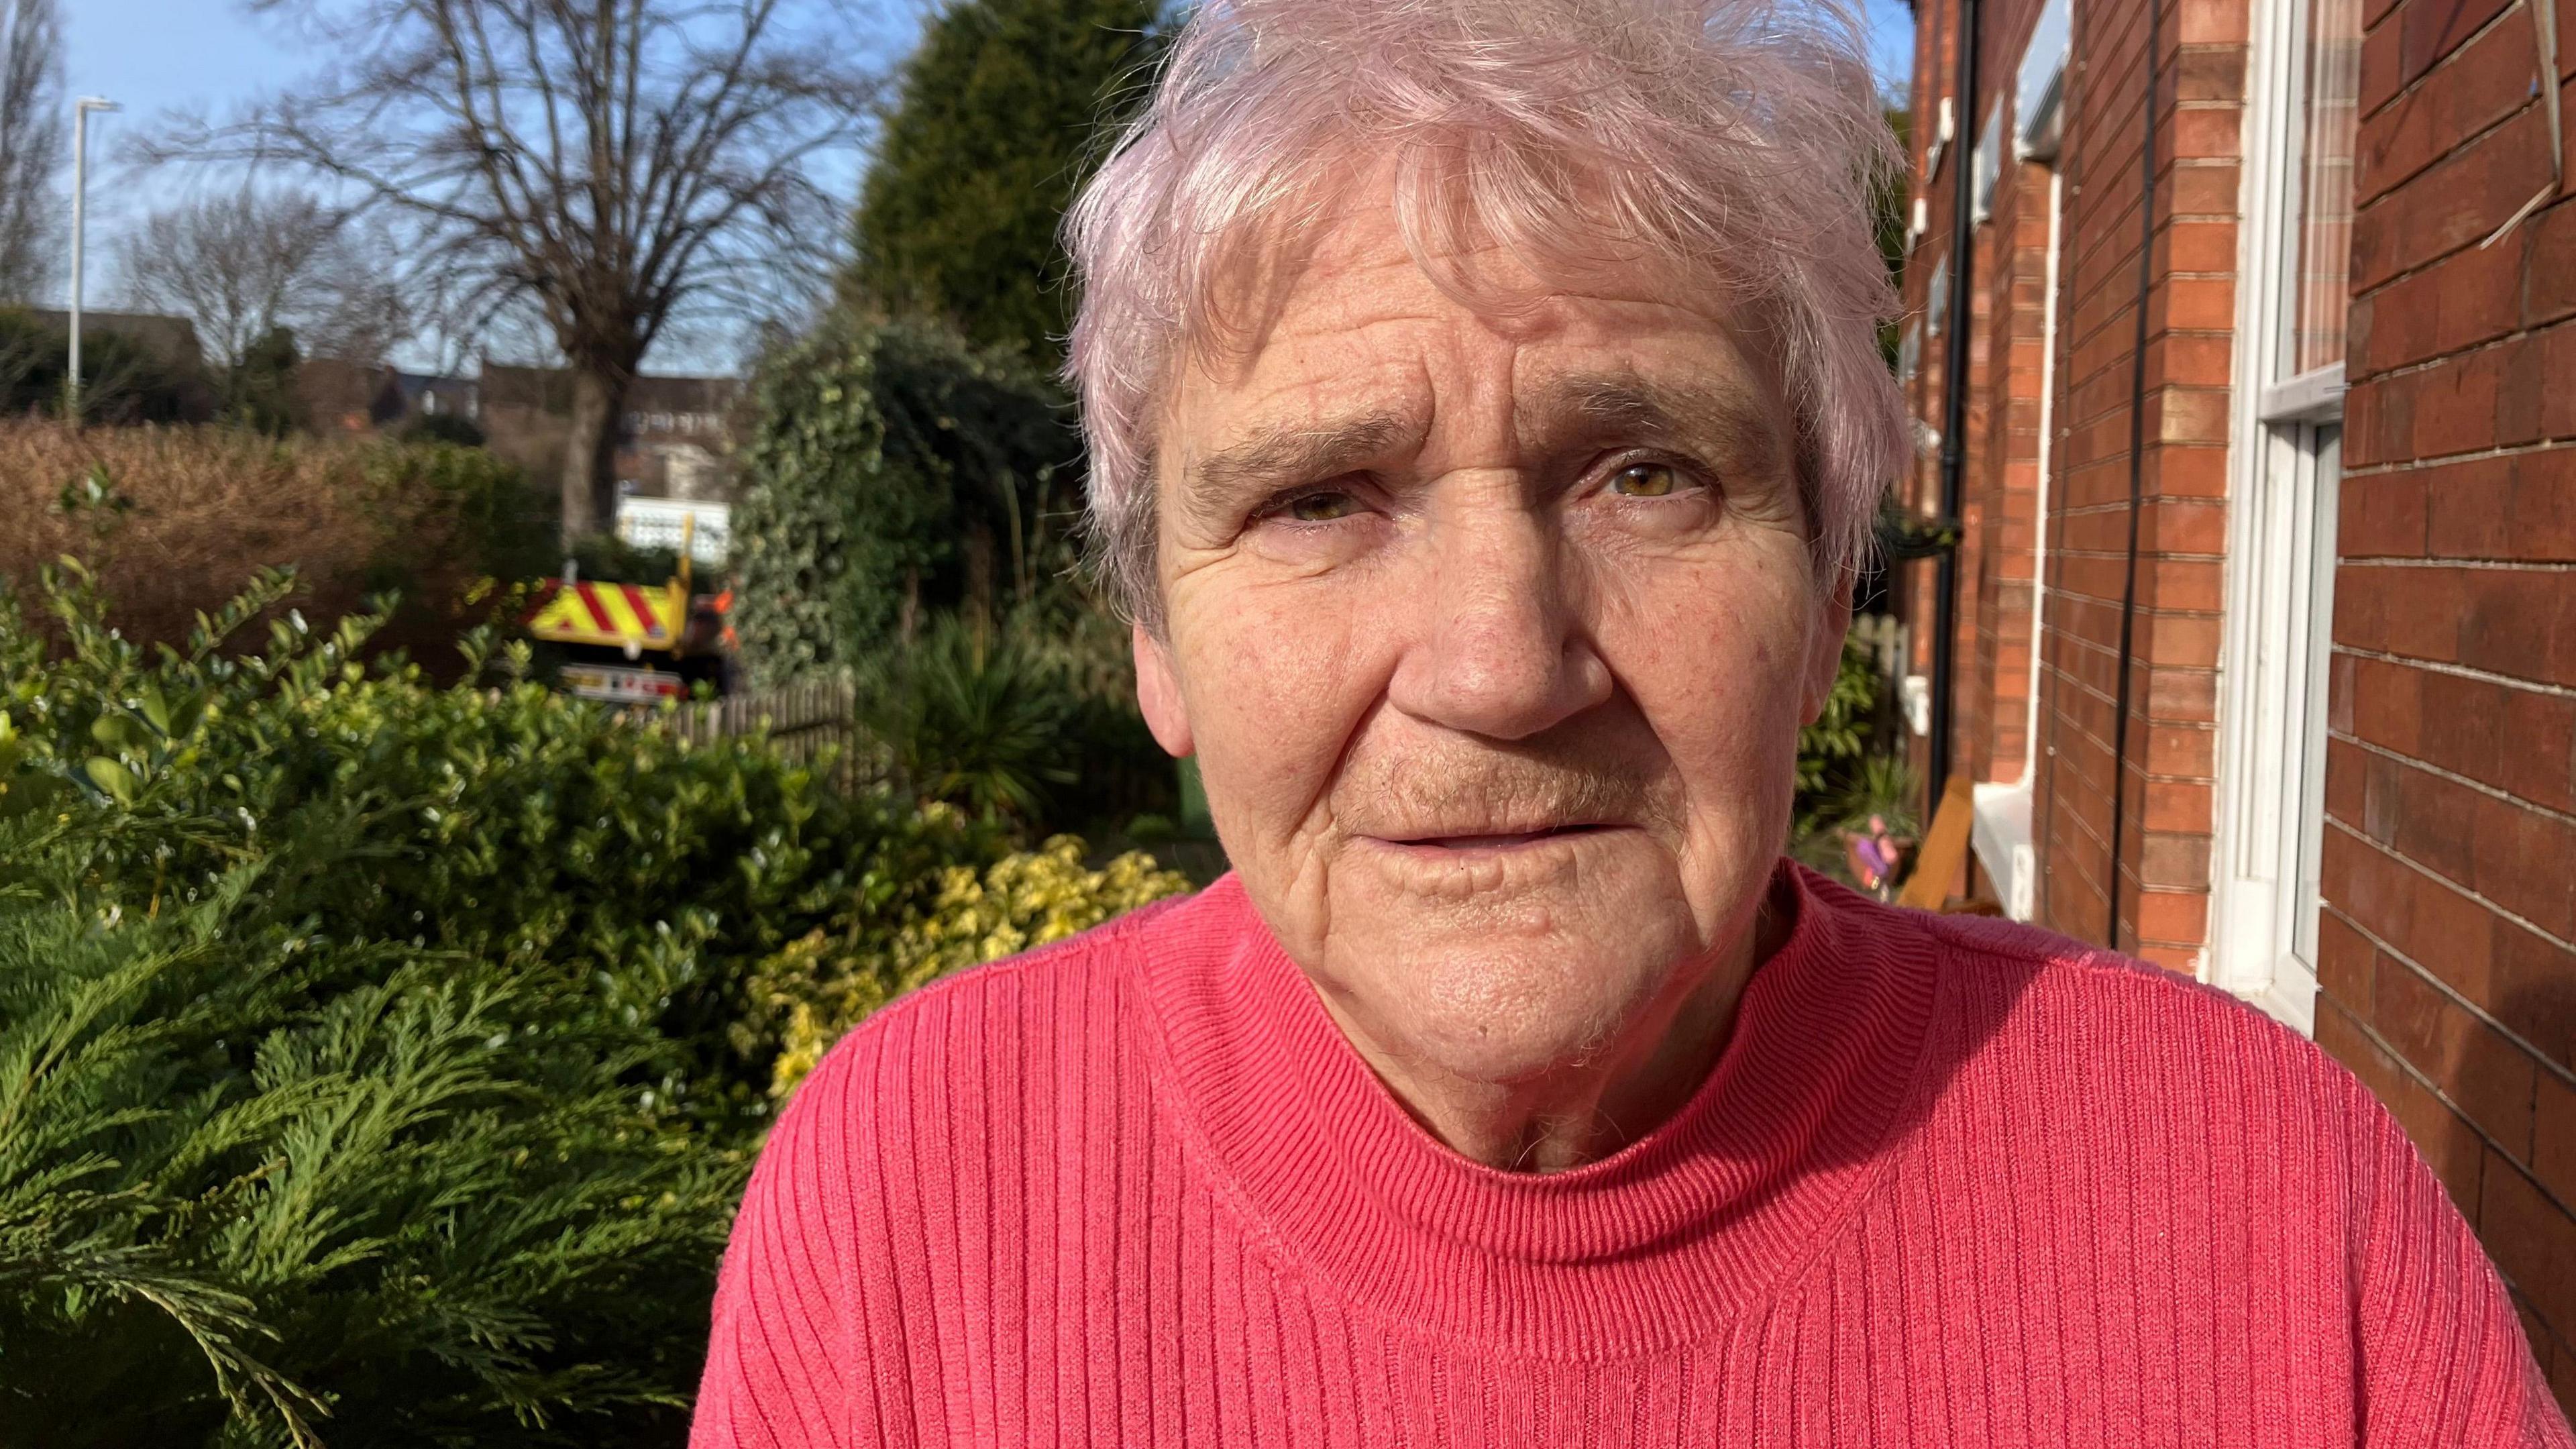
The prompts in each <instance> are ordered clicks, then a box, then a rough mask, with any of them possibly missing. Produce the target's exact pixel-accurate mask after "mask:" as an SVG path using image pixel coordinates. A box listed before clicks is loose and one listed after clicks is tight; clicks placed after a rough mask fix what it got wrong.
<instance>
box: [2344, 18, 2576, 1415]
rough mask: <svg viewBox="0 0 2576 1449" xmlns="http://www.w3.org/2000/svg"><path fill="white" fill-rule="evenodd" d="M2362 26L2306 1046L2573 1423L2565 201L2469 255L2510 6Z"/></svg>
mask: <svg viewBox="0 0 2576 1449" xmlns="http://www.w3.org/2000/svg"><path fill="white" fill-rule="evenodd" d="M2544 3H2546V0H2544ZM2557 3H2558V11H2557V15H2558V26H2559V32H2560V63H2561V66H2562V70H2561V72H2560V74H2559V75H2557V76H2554V77H2552V78H2551V80H2552V83H2554V84H2557V85H2558V86H2559V87H2560V95H2561V99H2562V103H2563V109H2564V110H2565V112H2566V113H2567V115H2568V116H2569V121H2568V124H2569V126H2570V127H2571V130H2576V84H2570V82H2571V81H2576V0H2557ZM2365 10H2366V22H2367V24H2368V32H2367V39H2366V40H2365V42H2364V45H2363V49H2362V75H2361V109H2362V122H2361V137H2360V147H2359V151H2358V157H2357V175H2356V191H2357V196H2356V199H2357V201H2358V202H2359V204H2360V212H2359V215H2358V217H2357V218H2356V221H2355V226H2354V233H2353V271H2354V278H2353V288H2354V302H2353V310H2352V327H2351V339H2350V352H2349V356H2348V360H2347V363H2346V367H2347V376H2348V379H2349V381H2350V383H2351V391H2350V393H2349V394H2348V395H2347V397H2346V400H2345V430H2344V480H2343V485H2342V496H2341V509H2340V517H2339V523H2338V528H2339V536H2338V538H2337V551H2338V553H2339V554H2340V555H2341V558H2340V562H2339V567H2338V568H2337V571H2336V577H2335V617H2334V644H2335V653H2334V661H2333V666H2332V668H2333V673H2332V685H2331V705H2330V708H2331V715H2330V718H2329V729H2330V737H2329V742H2328V745H2327V751H2328V753H2327V763H2326V796H2327V799H2326V817H2327V818H2326V827H2325V881H2324V892H2325V896H2326V909H2325V912H2324V916H2323V920H2322V922H2321V924H2320V926H2319V932H2318V934H2319V945H2318V956H2319V960H2318V966H2319V971H2320V975H2321V978H2322V981H2321V986H2322V994H2321V996H2320V998H2319V1000H2318V1003H2317V1040H2318V1041H2319V1042H2320V1043H2321V1044H2323V1045H2324V1046H2326V1047H2327V1048H2328V1049H2329V1050H2331V1051H2333V1052H2334V1053H2335V1054H2336V1055H2337V1056H2339V1057H2341V1058H2342V1059H2343V1060H2344V1061H2346V1062H2347V1063H2350V1064H2351V1065H2352V1066H2353V1068H2354V1069H2355V1070H2357V1071H2358V1072H2360V1073H2361V1075H2362V1076H2363V1077H2364V1079H2365V1080H2367V1081H2369V1082H2370V1084H2371V1086H2372V1088H2373V1089H2374V1090H2376V1091H2377V1092H2378V1093H2379V1095H2380V1096H2381V1097H2382V1098H2383V1099H2385V1100H2386V1101H2387V1102H2388V1103H2389V1104H2390V1105H2391V1107H2392V1108H2393V1109H2394V1110H2395V1111H2396V1113H2397V1115H2398V1117H2399V1119H2400V1120H2401V1121H2403V1122H2404V1123H2405V1124H2406V1126H2407V1129H2408V1131H2409V1132H2411V1133H2412V1134H2413V1135H2414V1138H2415V1141H2416V1143H2417V1145H2418V1146H2420V1147H2421V1148H2423V1150H2424V1152H2425V1155H2426V1156H2427V1157H2429V1158H2430V1159H2431V1160H2432V1162H2433V1164H2434V1166H2435V1168H2436V1169H2437V1170H2438V1171H2439V1172H2440V1173H2441V1175H2442V1179H2443V1181H2444V1182H2445V1183H2447V1184H2449V1186H2450V1189H2451V1193H2452V1196H2453V1198H2454V1199H2455V1200H2456V1201H2457V1202H2458V1203H2459V1205H2460V1208H2461V1210H2462V1211H2463V1212H2464V1213H2466V1214H2468V1216H2469V1217H2470V1219H2471V1220H2472V1221H2473V1222H2475V1223H2476V1224H2477V1225H2478V1228H2479V1232H2480V1233H2481V1235H2482V1236H2483V1237H2484V1239H2485V1241H2486V1245H2487V1248H2488V1251H2489V1252H2490V1253H2492V1254H2493V1255H2494V1257H2495V1259H2496V1262H2497V1265H2498V1266H2499V1267H2500V1268H2502V1269H2503V1271H2504V1273H2505V1276H2506V1278H2507V1279H2508V1280H2509V1281H2510V1282H2511V1283H2512V1285H2513V1287H2514V1290H2515V1295H2516V1301H2517V1302H2518V1303H2519V1304H2520V1305H2521V1306H2522V1307H2523V1310H2524V1320H2525V1324H2526V1326H2527V1327H2528V1328H2529V1329H2530V1330H2531V1332H2532V1338H2533V1345H2534V1347H2535V1349H2536V1350H2537V1352H2538V1353H2539V1355H2540V1360H2541V1363H2542V1365H2543V1367H2545V1368H2547V1369H2548V1370H2549V1371H2550V1373H2551V1376H2552V1380H2553V1382H2554V1383H2555V1384H2556V1385H2557V1387H2558V1392H2559V1397H2560V1399H2561V1400H2562V1401H2563V1402H2576V1346H2571V1345H2576V567H2571V566H2576V201H2571V200H2567V199H2564V198H2566V197H2568V196H2569V195H2571V194H2576V193H2571V190H2570V189H2569V188H2561V190H2560V192H2559V193H2558V194H2559V197H2560V198H2562V199H2560V200H2558V201H2556V202H2555V203H2554V204H2552V205H2551V206H2549V207H2548V208H2547V209H2546V210H2543V211H2541V212H2540V213H2539V214H2537V215H2536V216H2533V217H2531V218H2530V219H2528V220H2526V221H2524V222H2523V223H2522V224H2521V225H2520V226H2519V227H2518V228H2516V229H2515V230H2514V231H2512V232H2510V233H2508V234H2506V235H2505V236H2504V237H2503V238H2502V239H2500V240H2498V241H2497V242H2496V243H2495V244H2494V245H2493V246H2491V247H2482V246H2481V243H2482V242H2483V241H2485V239H2486V238H2487V237H2489V236H2490V235H2492V234H2493V233H2494V231H2495V229H2496V228H2497V227H2498V226H2499V225H2501V224H2502V223H2503V222H2504V221H2505V220H2506V218H2508V217H2509V216H2511V215H2512V214H2513V213H2514V212H2515V211H2516V210H2518V209H2519V208H2520V207H2521V206H2522V205H2523V204H2524V202H2526V201H2527V200H2529V199H2530V198H2531V197H2532V196H2533V195H2534V194H2535V193H2536V192H2539V191H2541V190H2542V189H2544V188H2545V187H2547V186H2548V184H2549V181H2550V173H2549V164H2550V163H2549V151H2548V135H2547V130H2546V126H2547V120H2546V116H2545V114H2544V111H2543V107H2542V106H2541V104H2540V103H2539V100H2538V98H2537V94H2536V90H2537V88H2536V86H2535V80H2536V78H2537V77H2538V75H2539V73H2540V72H2539V65H2540V62H2539V60H2538V57H2537V50H2536V47H2535V44H2534V37H2533V30H2532V16H2531V12H2530V10H2529V9H2528V8H2526V7H2523V6H2516V5H2509V4H2507V3H2506V0H2439V3H2437V0H2405V3H2393V0H2368V3H2367V4H2366V6H2365ZM2569 149H2570V152H2571V154H2576V136H2571V137H2570V138H2569Z"/></svg>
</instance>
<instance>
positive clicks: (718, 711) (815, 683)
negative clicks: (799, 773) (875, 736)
mask: <svg viewBox="0 0 2576 1449" xmlns="http://www.w3.org/2000/svg"><path fill="white" fill-rule="evenodd" d="M658 719H659V720H660V722H661V725H662V727H663V728H664V729H667V730H669V731H670V732H671V733H672V734H674V735H677V736H678V737H679V738H681V739H683V740H686V741H688V742H689V743H691V744H712V743H714V742H715V741H717V740H727V739H740V738H744V737H747V736H751V735H765V736H767V738H768V740H769V743H770V745H771V747H772V748H774V749H776V750H777V751H778V752H779V753H781V754H783V755H785V756H786V757H787V758H789V759H791V760H795V761H798V762H800V763H802V762H805V761H810V760H812V759H814V758H815V757H816V756H818V755H820V754H822V753H823V751H824V750H825V749H826V748H827V747H837V749H838V752H839V753H838V760H837V763H836V764H835V766H834V769H833V772H832V776H833V780H834V783H836V784H839V785H841V786H842V787H843V788H851V787H854V786H856V785H859V784H861V783H865V782H867V781H870V780H874V779H876V778H877V777H879V776H880V775H881V774H882V773H883V766H882V763H881V762H880V761H878V760H877V759H876V758H875V754H876V752H875V750H874V749H873V748H870V747H869V746H868V745H867V744H866V742H864V741H862V740H861V739H860V737H859V729H858V691H857V688H856V686H855V685H853V684H852V683H851V681H850V680H849V679H848V678H847V677H832V676H821V677H817V678H812V679H800V680H795V681H792V682H790V683H787V684H783V685H778V686H776V687H773V688H770V689H757V690H748V691H745V692H743V693H740V694H729V695H726V696H725V697H724V698H722V699H708V700H691V701H688V702H686V703H683V704H681V705H680V706H678V707H677V708H676V709H674V710H672V711H671V712H670V713H668V714H664V715H660V716H658Z"/></svg>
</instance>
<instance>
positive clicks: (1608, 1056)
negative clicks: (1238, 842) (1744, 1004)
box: [1320, 899, 1789, 1173]
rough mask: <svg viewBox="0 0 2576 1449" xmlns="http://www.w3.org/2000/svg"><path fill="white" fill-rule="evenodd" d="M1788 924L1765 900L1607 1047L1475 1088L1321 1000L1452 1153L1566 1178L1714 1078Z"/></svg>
mask: <svg viewBox="0 0 2576 1449" xmlns="http://www.w3.org/2000/svg"><path fill="white" fill-rule="evenodd" d="M1780 916H1781V913H1779V912H1777V911H1775V910H1773V909H1772V906H1771V902H1770V901H1769V900H1767V899H1766V900H1765V901H1764V903H1763V906H1762V908H1761V909H1760V910H1758V911H1757V912H1756V913H1755V917H1754V925H1753V929H1751V930H1750V931H1747V932H1745V933H1744V934H1743V936H1742V937H1741V938H1739V939H1738V940H1737V941H1735V942H1733V943H1731V944H1729V945H1727V946H1722V947H1720V948H1718V949H1717V950H1716V951H1714V952H1712V953H1710V954H1709V956H1708V957H1707V958H1706V960H1705V962H1704V963H1703V964H1701V965H1700V966H1699V967H1698V969H1696V970H1694V971H1691V972H1687V973H1685V974H1683V975H1682V976H1681V977H1680V978H1678V979H1677V980H1676V982H1675V984H1674V989H1673V990H1672V991H1670V992H1669V993H1667V994H1666V995H1665V996H1662V997H1658V998H1657V999H1656V1000H1655V1002H1654V1004H1653V1005H1652V1006H1651V1007H1650V1008H1649V1009H1648V1010H1647V1011H1645V1012H1642V1013H1640V1014H1639V1017H1638V1019H1637V1020H1636V1021H1635V1022H1633V1023H1631V1025H1630V1027H1629V1029H1628V1030H1627V1031H1625V1032H1623V1033H1621V1034H1620V1035H1619V1036H1618V1037H1616V1038H1615V1039H1614V1045H1613V1047H1612V1048H1611V1050H1609V1051H1606V1052H1599V1053H1594V1054H1590V1055H1587V1056H1586V1057H1584V1058H1582V1059H1580V1060H1574V1061H1569V1062H1567V1063H1565V1064H1564V1065H1563V1066H1561V1067H1559V1068H1557V1069H1556V1070H1553V1071H1548V1072H1544V1073H1541V1074H1539V1075H1537V1076H1535V1077H1531V1078H1527V1079H1522V1080H1516V1081H1510V1082H1493V1081H1483V1080H1478V1079H1475V1078H1471V1077H1465V1076H1461V1075H1458V1074H1456V1073H1454V1072H1447V1071H1443V1070H1441V1069H1440V1068H1439V1067H1438V1066H1437V1065H1436V1064H1434V1063H1430V1062H1426V1061H1423V1060H1422V1059H1421V1058H1419V1057H1418V1056H1414V1055H1412V1054H1409V1053H1405V1052H1402V1051H1395V1050H1388V1049H1386V1048H1385V1047H1384V1046H1383V1045H1382V1044H1380V1043H1378V1042H1376V1041H1374V1040H1373V1039H1372V1037H1371V1035H1370V1034H1369V1033H1368V1032H1367V1031H1365V1030H1363V1029H1361V1028H1360V1027H1359V1026H1358V1024H1357V1023H1355V1022H1353V1021H1352V1020H1351V1019H1350V1018H1349V1016H1348V1015H1346V1014H1345V1013H1344V1012H1343V1010H1342V1009H1341V1007H1340V1006H1339V1004H1337V1003H1336V1002H1334V1001H1333V999H1332V996H1331V993H1329V992H1327V993H1320V994H1321V995H1322V996H1323V998H1324V1008H1325V1010H1326V1011H1327V1012H1328V1013H1330V1014H1331V1016H1332V1018H1333V1021H1334V1024H1335V1025H1337V1026H1339V1027H1340V1028H1341V1031H1342V1035H1343V1036H1344V1037H1346V1038H1348V1039H1349V1041H1350V1043H1351V1045H1352V1046H1353V1047H1354V1048H1355V1049H1357V1050H1358V1052H1359V1054H1360V1055H1361V1057H1362V1058H1364V1059H1365V1060H1366V1061H1367V1062H1368V1064H1369V1066H1370V1068H1371V1069H1372V1070H1374V1071H1375V1072H1376V1073H1377V1076H1378V1078H1379V1080H1381V1081H1383V1082H1385V1083H1386V1086H1387V1089H1388V1090H1389V1091H1390V1092H1392V1093H1394V1095H1395V1098H1396V1100H1397V1101H1399V1102H1402V1103H1403V1104H1404V1107H1405V1109H1406V1110H1407V1111H1408V1112H1410V1113H1411V1114H1412V1115H1413V1118H1414V1120H1415V1121H1417V1122H1419V1123H1421V1124H1422V1126H1423V1128H1424V1129H1425V1130H1426V1131H1428V1132H1430V1133H1431V1134H1432V1135H1433V1136H1435V1137H1437V1138H1439V1139H1440V1141H1441V1142H1442V1143H1444V1144H1446V1145H1447V1146H1448V1147H1449V1149H1450V1150H1451V1151H1454V1152H1456V1153H1458V1154H1459V1155H1461V1156H1463V1157H1467V1158H1470V1159H1472V1160H1474V1161H1477V1162H1481V1163H1483V1164H1485V1165H1486V1166H1488V1167H1494V1168H1500V1169H1502V1170H1504V1171H1507V1172H1537V1173H1548V1172H1563V1171H1566V1170H1568V1169H1570V1168H1576V1167H1581V1166H1582V1165H1584V1164H1585V1163H1587V1162H1596V1161H1599V1160H1600V1159H1602V1158H1604V1157H1608V1156H1610V1155H1611V1154H1612V1153H1615V1152H1617V1151H1618V1150H1619V1149H1620V1148H1622V1147H1625V1146H1627V1145H1628V1144H1629V1143H1631V1142H1634V1141H1636V1140H1637V1139H1639V1138H1641V1137H1644V1136H1645V1135H1647V1134H1648V1133H1650V1132H1652V1131H1654V1130H1655V1129H1656V1128H1657V1127H1660V1126H1662V1125H1663V1124H1664V1123H1665V1122H1666V1121H1668V1120H1669V1119H1670V1118H1671V1117H1672V1115H1673V1114H1674V1113H1676V1112H1678V1111H1680V1110H1681V1108H1682V1105H1683V1104H1684V1103H1686V1102H1688V1101H1689V1100H1690V1098H1691V1094H1692V1093H1693V1092H1695V1091H1697V1090H1698V1089H1699V1085H1700V1083H1702V1082H1703V1081H1706V1080H1707V1078H1708V1074H1709V1071H1710V1069H1711V1068H1712V1067H1714V1066H1715V1065H1716V1064H1717V1059H1718V1055H1719V1054H1720V1053H1721V1052H1722V1051H1724V1050H1725V1047H1726V1041H1727V1037H1728V1035H1729V1034H1730V1032H1731V1031H1732V1029H1733V1026H1734V1023H1735V1005H1736V1002H1737V1001H1738V1000H1739V999H1740V998H1741V997H1742V996H1743V994H1744V983H1745V982H1746V981H1747V980H1749V979H1750V978H1751V976H1752V974H1753V968H1754V967H1755V966H1756V965H1758V964H1759V963H1761V962H1762V961H1764V960H1767V959H1769V958H1770V955H1771V953H1772V952H1773V951H1775V950H1777V949H1778V948H1779V946H1780V943H1781V942H1782V941H1784V940H1786V939H1787V936H1788V927H1789V923H1788V922H1786V921H1784V920H1782V919H1781V918H1780Z"/></svg>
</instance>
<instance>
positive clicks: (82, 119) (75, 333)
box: [63, 96, 117, 427]
mask: <svg viewBox="0 0 2576 1449" xmlns="http://www.w3.org/2000/svg"><path fill="white" fill-rule="evenodd" d="M115 109H117V105H116V102H114V101H111V100H108V99H106V98H105V97H102V96H83V97H81V98H80V99H79V100H78V101H77V102H75V103H74V104H73V106H72V326H71V332H72V355H71V371H70V372H69V373H68V374H66V375H65V377H64V379H63V398H64V404H63V406H64V411H65V412H67V413H69V414H70V415H71V422H72V426H73V427H79V426H80V420H81V410H80V387H81V358H80V324H81V250H82V248H81V203H82V201H83V200H85V199H86V198H87V197H88V195H89V113H90V112H92V111H113V110H115Z"/></svg>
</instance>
